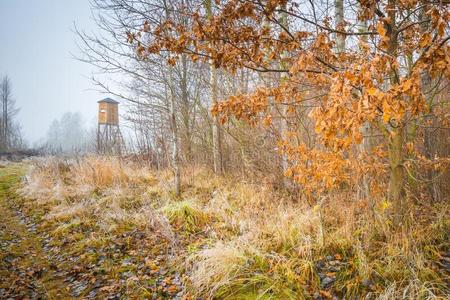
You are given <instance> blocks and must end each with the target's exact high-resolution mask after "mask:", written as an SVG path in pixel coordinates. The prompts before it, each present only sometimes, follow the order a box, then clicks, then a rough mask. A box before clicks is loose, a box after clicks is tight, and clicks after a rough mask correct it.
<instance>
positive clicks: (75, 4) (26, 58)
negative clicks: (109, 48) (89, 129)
mask: <svg viewBox="0 0 450 300" xmlns="http://www.w3.org/2000/svg"><path fill="white" fill-rule="evenodd" d="M74 23H75V24H76V26H77V27H78V28H79V29H82V30H86V31H87V32H94V31H95V24H94V21H93V20H92V18H91V12H90V7H89V0H0V76H3V75H5V74H7V75H8V76H9V77H10V79H11V83H12V88H13V96H14V99H15V100H16V103H17V106H18V107H20V108H21V110H20V113H19V115H18V121H19V122H20V124H21V125H22V128H23V133H24V136H25V138H26V139H27V140H28V141H29V142H30V143H33V142H34V141H36V140H38V139H39V138H41V137H44V136H45V134H46V132H47V129H48V127H49V124H50V123H51V122H52V121H53V120H54V119H55V118H60V116H61V115H62V114H63V113H65V112H67V111H72V112H76V111H79V112H81V114H82V115H83V118H84V120H85V122H86V123H87V125H89V126H91V125H92V124H93V122H94V120H95V116H96V111H97V100H99V99H101V98H104V97H105V96H106V95H104V94H100V93H99V92H97V91H93V90H92V88H93V85H92V83H91V82H90V80H89V79H88V77H90V76H91V73H92V72H95V71H96V70H95V69H94V68H93V67H92V66H90V65H87V64H85V63H82V62H79V61H77V60H75V59H74V58H73V57H72V54H71V53H73V54H75V55H79V54H80V53H79V52H80V51H79V50H78V47H77V45H76V40H77V38H76V35H75V34H74V33H73V32H72V31H73V29H74ZM88 89H91V90H88Z"/></svg>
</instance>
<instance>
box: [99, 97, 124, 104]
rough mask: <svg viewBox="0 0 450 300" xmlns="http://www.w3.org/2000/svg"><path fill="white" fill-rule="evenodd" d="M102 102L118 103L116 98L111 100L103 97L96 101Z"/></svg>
mask: <svg viewBox="0 0 450 300" xmlns="http://www.w3.org/2000/svg"><path fill="white" fill-rule="evenodd" d="M102 102H106V103H112V104H119V102H117V101H116V100H113V99H111V98H105V99H102V100H99V101H97V103H102Z"/></svg>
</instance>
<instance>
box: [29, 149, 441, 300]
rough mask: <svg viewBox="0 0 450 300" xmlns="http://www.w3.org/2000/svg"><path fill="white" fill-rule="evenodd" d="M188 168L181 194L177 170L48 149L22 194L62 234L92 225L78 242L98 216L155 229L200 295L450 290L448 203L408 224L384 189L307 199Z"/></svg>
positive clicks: (119, 225)
mask: <svg viewBox="0 0 450 300" xmlns="http://www.w3.org/2000/svg"><path fill="white" fill-rule="evenodd" d="M184 178H185V182H184V184H183V186H182V188H183V194H182V197H181V199H178V198H177V197H174V196H173V194H172V193H171V192H170V191H171V176H170V172H168V171H158V172H157V171H152V170H149V169H147V168H145V167H138V166H137V165H135V164H133V163H131V162H124V161H119V160H115V159H109V158H98V157H87V158H83V159H79V160H72V161H62V160H58V159H42V160H37V161H35V162H34V163H33V164H32V166H31V168H30V170H29V173H28V175H27V179H26V182H25V183H24V184H23V187H22V188H21V194H22V196H23V197H25V198H27V199H30V200H28V201H29V202H31V203H34V204H39V205H41V206H45V207H46V211H45V213H43V216H42V218H43V219H44V220H46V221H47V222H53V223H54V224H57V225H56V226H55V227H53V228H55V229H54V231H53V234H55V235H59V236H65V235H67V234H68V232H72V234H73V232H76V231H77V230H78V231H79V232H80V233H81V232H83V235H79V236H78V238H79V240H78V243H80V244H81V243H82V241H83V239H84V241H85V242H86V241H91V240H90V239H88V238H87V235H86V234H84V233H85V232H86V230H88V229H89V228H90V229H89V230H91V231H93V230H95V231H96V232H98V233H101V234H102V235H101V236H102V238H103V239H104V240H105V241H107V240H108V239H109V238H111V237H114V235H118V234H122V233H123V232H129V231H132V230H135V229H139V230H142V231H143V232H145V234H146V236H147V237H148V238H149V237H150V236H154V235H155V234H156V235H157V236H159V237H160V238H162V239H164V240H165V241H167V242H168V243H169V244H170V245H172V246H171V247H172V249H173V251H174V253H176V258H175V260H176V261H177V262H180V261H181V262H183V263H181V264H178V268H179V269H180V270H182V272H184V273H185V274H186V277H185V278H184V284H185V287H186V290H185V292H186V295H190V297H192V298H214V299H309V298H312V297H315V298H317V299H318V297H321V298H323V299H327V298H330V299H331V298H332V297H333V296H334V297H338V298H345V299H358V298H367V299H377V298H378V299H445V298H446V297H447V296H448V292H449V291H448V287H447V283H446V282H448V281H447V280H448V271H449V270H448V269H445V268H443V267H442V263H441V262H442V259H444V257H445V256H446V255H448V252H449V243H448V232H449V220H448V215H449V206H448V204H447V203H440V204H439V203H437V204H434V205H425V204H411V209H410V216H409V217H408V220H407V226H404V228H393V227H392V225H391V224H390V222H389V217H388V212H387V210H386V207H385V206H383V203H382V200H381V199H380V200H379V201H378V200H376V199H370V200H371V201H372V202H373V201H375V202H376V205H374V206H370V205H369V203H368V201H369V200H368V199H363V200H355V199H353V198H352V197H351V196H349V193H348V192H346V193H343V194H339V193H336V194H335V195H331V196H329V197H328V199H327V200H326V201H321V202H320V203H319V202H317V204H313V205H310V204H308V203H307V202H306V201H303V200H302V199H292V197H286V193H282V192H280V191H277V190H275V189H274V188H271V187H270V185H258V184H255V183H252V182H248V181H246V180H245V178H239V177H238V178H231V177H230V178H227V177H217V176H214V175H213V174H212V173H211V172H210V171H208V170H205V169H201V168H198V167H197V168H187V169H186V170H185V176H184ZM370 207H373V208H370ZM80 228H84V229H83V230H79V229H80ZM102 238H100V237H99V238H98V240H99V241H101V240H102ZM327 278H328V279H327ZM327 280H328V281H329V282H331V283H330V284H325V283H326V281H327ZM187 297H188V296H187Z"/></svg>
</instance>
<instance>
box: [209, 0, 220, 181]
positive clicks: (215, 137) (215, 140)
mask: <svg viewBox="0 0 450 300" xmlns="http://www.w3.org/2000/svg"><path fill="white" fill-rule="evenodd" d="M211 5H212V4H211V0H206V1H205V10H206V14H207V17H208V18H212V6H211ZM209 70H210V82H209V84H210V88H211V100H212V101H211V102H212V105H216V104H217V70H216V67H215V66H214V61H213V60H212V59H211V60H210V62H209ZM212 144H213V147H212V148H213V164H214V173H216V174H221V173H222V169H223V166H222V139H221V132H220V125H219V120H218V118H217V116H213V125H212Z"/></svg>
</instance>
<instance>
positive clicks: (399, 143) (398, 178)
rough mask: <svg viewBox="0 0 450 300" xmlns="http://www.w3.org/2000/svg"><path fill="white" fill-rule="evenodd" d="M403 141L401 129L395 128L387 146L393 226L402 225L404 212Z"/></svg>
mask: <svg viewBox="0 0 450 300" xmlns="http://www.w3.org/2000/svg"><path fill="white" fill-rule="evenodd" d="M403 140H404V134H403V128H397V129H395V130H393V133H392V134H391V137H390V140H389V145H388V151H389V165H390V171H391V176H390V182H389V199H390V200H391V202H392V203H393V221H394V224H395V225H400V224H401V223H402V221H403V217H404V215H405V211H406V203H405V187H404V185H405V184H404V183H405V182H404V181H405V170H404V166H403V160H404V156H403Z"/></svg>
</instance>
